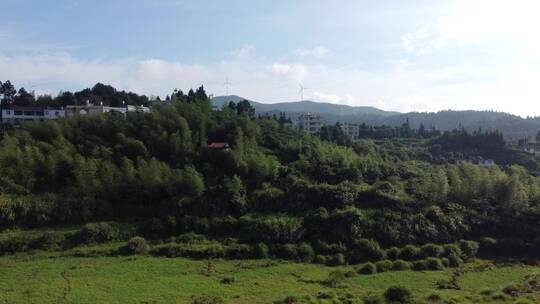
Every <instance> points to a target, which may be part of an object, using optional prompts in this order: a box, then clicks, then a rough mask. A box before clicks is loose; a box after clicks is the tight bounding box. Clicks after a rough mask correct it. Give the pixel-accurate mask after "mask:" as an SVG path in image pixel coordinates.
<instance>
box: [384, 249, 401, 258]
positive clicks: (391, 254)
mask: <svg viewBox="0 0 540 304" xmlns="http://www.w3.org/2000/svg"><path fill="white" fill-rule="evenodd" d="M400 253H401V249H399V248H397V247H392V248H390V249H388V250H386V257H387V258H389V259H390V260H392V261H394V260H397V259H398V258H399V255H400Z"/></svg>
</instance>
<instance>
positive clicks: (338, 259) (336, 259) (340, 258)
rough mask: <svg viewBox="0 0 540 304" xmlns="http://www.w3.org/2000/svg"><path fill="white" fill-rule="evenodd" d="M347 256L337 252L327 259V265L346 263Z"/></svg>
mask: <svg viewBox="0 0 540 304" xmlns="http://www.w3.org/2000/svg"><path fill="white" fill-rule="evenodd" d="M345 262H346V261H345V256H344V255H343V254H342V253H337V254H334V255H332V256H331V257H330V258H328V259H327V260H326V265H328V266H340V265H345Z"/></svg>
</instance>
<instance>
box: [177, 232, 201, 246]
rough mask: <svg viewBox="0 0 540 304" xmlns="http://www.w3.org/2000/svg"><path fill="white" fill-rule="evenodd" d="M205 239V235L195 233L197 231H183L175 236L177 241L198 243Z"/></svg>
mask: <svg viewBox="0 0 540 304" xmlns="http://www.w3.org/2000/svg"><path fill="white" fill-rule="evenodd" d="M205 240H206V237H205V236H204V235H202V234H197V233H194V232H188V233H184V234H182V235H179V236H178V237H177V238H176V241H177V242H178V243H190V244H191V243H198V242H202V241H205Z"/></svg>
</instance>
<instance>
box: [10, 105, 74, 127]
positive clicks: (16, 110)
mask: <svg viewBox="0 0 540 304" xmlns="http://www.w3.org/2000/svg"><path fill="white" fill-rule="evenodd" d="M64 117H66V111H65V110H64V109H62V108H60V109H53V108H47V107H19V106H12V107H10V108H8V109H2V122H6V123H15V122H18V121H24V120H50V119H58V118H64Z"/></svg>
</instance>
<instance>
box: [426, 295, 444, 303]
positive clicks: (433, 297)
mask: <svg viewBox="0 0 540 304" xmlns="http://www.w3.org/2000/svg"><path fill="white" fill-rule="evenodd" d="M426 300H428V301H429V302H439V301H442V297H441V295H440V294H438V293H430V294H428V295H427V297H426Z"/></svg>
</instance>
